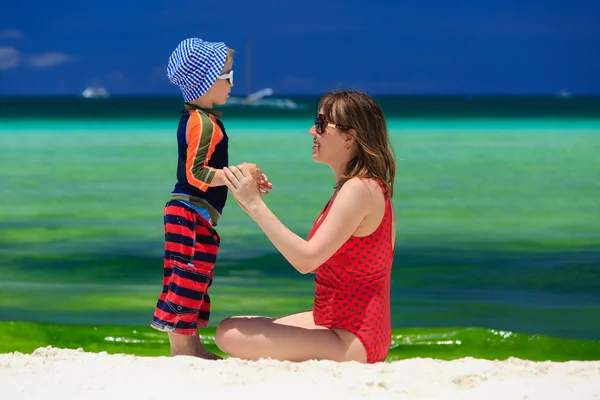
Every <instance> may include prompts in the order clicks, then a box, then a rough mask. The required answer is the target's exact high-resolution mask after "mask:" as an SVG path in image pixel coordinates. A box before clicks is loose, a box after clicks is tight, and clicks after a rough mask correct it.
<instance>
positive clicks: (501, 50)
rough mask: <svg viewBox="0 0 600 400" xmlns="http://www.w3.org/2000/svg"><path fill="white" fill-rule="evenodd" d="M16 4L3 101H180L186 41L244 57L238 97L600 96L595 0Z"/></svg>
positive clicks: (2, 34) (0, 38) (1, 47)
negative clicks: (114, 97) (172, 79)
mask: <svg viewBox="0 0 600 400" xmlns="http://www.w3.org/2000/svg"><path fill="white" fill-rule="evenodd" d="M207 3H209V2H206V1H178V2H167V1H158V0H146V1H144V2H140V3H137V2H136V3H135V4H134V2H127V1H115V0H104V1H101V2H78V3H75V2H68V3H67V2H64V1H55V2H48V1H39V0H34V1H26V0H24V1H22V2H11V3H8V4H5V5H3V6H2V13H1V14H0V95H72V94H79V93H80V92H81V91H82V90H83V89H84V88H85V87H86V86H89V85H102V86H104V87H106V88H107V89H108V90H109V91H110V92H111V93H112V94H173V95H177V94H178V90H177V88H176V87H174V86H172V85H171V84H170V83H169V82H168V80H167V78H166V75H165V65H166V62H167V60H168V57H169V55H170V53H171V52H172V51H173V49H174V48H175V46H176V45H177V44H178V43H179V41H180V40H182V39H184V38H186V37H201V38H203V39H206V40H211V41H224V42H226V44H227V45H228V46H230V47H232V48H234V49H235V50H236V64H235V66H234V69H235V72H236V74H237V75H236V78H237V80H236V86H235V87H234V88H233V93H234V94H244V93H245V90H246V79H245V78H246V77H245V59H246V51H245V47H246V41H247V39H248V38H250V37H251V38H252V41H253V52H252V72H253V74H252V80H251V84H252V87H251V88H252V89H253V90H257V89H260V88H263V87H271V88H273V89H274V90H275V91H276V92H277V93H286V94H320V93H322V92H324V91H326V90H328V89H332V88H339V87H342V88H353V89H361V90H365V91H368V92H370V93H373V94H396V93H398V94H454V93H461V94H483V93H487V94H554V93H556V92H558V91H560V90H561V89H566V90H568V91H570V92H572V93H574V94H575V95H577V94H600V23H599V22H598V21H600V2H598V1H592V0H571V1H555V0H523V1H514V0H505V1H496V0H490V1H468V2H467V1H461V0H455V1H452V2H451V1H446V0H422V1H419V2H416V1H410V2H408V1H399V0H388V1H381V0H371V1H368V2H365V1H357V0H345V1H342V0H336V1H326V0H321V1H315V0H302V1H280V2H270V1H269V2H266V1H253V2H251V1H247V0H229V1H222V2H211V4H214V5H213V6H206V4H207Z"/></svg>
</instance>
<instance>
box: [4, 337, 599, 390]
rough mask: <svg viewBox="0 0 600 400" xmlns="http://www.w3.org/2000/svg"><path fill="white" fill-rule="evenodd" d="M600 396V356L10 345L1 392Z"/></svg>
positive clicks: (5, 360) (5, 359) (5, 356)
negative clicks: (241, 353) (301, 354)
mask: <svg viewBox="0 0 600 400" xmlns="http://www.w3.org/2000/svg"><path fill="white" fill-rule="evenodd" d="M334 396H337V397H340V398H342V399H344V400H348V399H364V398H368V399H395V400H396V399H397V400H403V399H436V400H444V399H461V400H468V399H486V400H490V399H503V400H510V399H528V400H532V399H568V400H587V399H600V361H587V362H581V361H569V362H562V363H559V362H549V361H547V362H531V361H525V360H520V359H515V358H511V359H508V360H504V361H488V360H479V359H473V358H463V359H460V360H453V361H440V360H434V359H426V358H414V359H409V360H402V361H395V362H391V363H379V364H375V365H361V364H358V363H335V362H329V361H308V362H304V363H290V362H278V361H272V360H262V361H258V362H248V361H243V360H238V359H227V360H223V361H205V360H200V359H195V358H192V357H175V358H169V357H138V356H131V355H122V354H118V355H110V354H106V353H103V352H102V353H89V352H85V351H84V350H83V349H77V350H71V349H58V348H52V347H47V348H39V349H37V350H35V351H34V352H33V353H32V354H22V353H18V352H17V353H8V354H0V399H7V400H8V399H11V400H13V399H28V400H31V399H50V398H52V399H54V398H58V399H61V400H64V399H86V400H92V399H102V400H117V399H161V400H164V399H168V398H173V399H184V398H185V399H204V398H210V399H242V398H245V399H286V400H287V399H309V400H316V399H332V398H334Z"/></svg>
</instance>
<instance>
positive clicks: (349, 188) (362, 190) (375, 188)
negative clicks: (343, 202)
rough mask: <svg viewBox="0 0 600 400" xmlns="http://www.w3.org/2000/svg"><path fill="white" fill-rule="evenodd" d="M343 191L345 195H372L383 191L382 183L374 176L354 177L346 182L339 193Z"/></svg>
mask: <svg viewBox="0 0 600 400" xmlns="http://www.w3.org/2000/svg"><path fill="white" fill-rule="evenodd" d="M342 192H344V194H345V195H351V196H365V197H370V196H372V195H373V194H376V193H381V183H380V182H379V181H378V180H376V179H372V178H359V177H353V178H350V179H348V180H347V181H346V182H344V184H343V185H342V187H341V188H340V191H339V193H340V194H342Z"/></svg>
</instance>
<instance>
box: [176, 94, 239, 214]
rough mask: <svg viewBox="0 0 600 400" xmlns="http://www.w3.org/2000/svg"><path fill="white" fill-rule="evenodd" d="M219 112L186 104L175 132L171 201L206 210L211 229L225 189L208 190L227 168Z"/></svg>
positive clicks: (225, 193) (223, 132) (226, 150)
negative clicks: (216, 173) (175, 165)
mask: <svg viewBox="0 0 600 400" xmlns="http://www.w3.org/2000/svg"><path fill="white" fill-rule="evenodd" d="M220 117H221V113H220V112H219V111H216V110H213V109H207V108H201V107H198V106H196V105H193V104H189V103H185V108H184V110H182V112H181V118H180V120H179V126H178V128H177V148H178V159H177V183H176V184H175V188H174V189H173V191H172V192H171V198H170V200H183V201H186V202H189V203H191V204H193V205H194V206H196V207H199V208H203V209H206V210H207V211H208V214H209V215H210V219H211V222H212V224H213V225H217V221H218V220H219V217H220V216H221V213H222V212H223V208H224V207H225V202H226V200H227V186H224V185H223V186H213V187H211V186H210V183H211V182H212V180H213V178H214V177H215V172H216V170H217V169H222V168H223V167H227V166H228V162H229V154H228V142H229V138H228V137H227V134H226V133H225V127H224V126H223V123H222V122H221V119H220Z"/></svg>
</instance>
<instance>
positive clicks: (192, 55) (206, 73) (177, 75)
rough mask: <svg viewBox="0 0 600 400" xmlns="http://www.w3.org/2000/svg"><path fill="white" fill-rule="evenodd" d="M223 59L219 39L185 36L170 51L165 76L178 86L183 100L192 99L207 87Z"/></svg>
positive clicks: (217, 73) (223, 48) (211, 82)
mask: <svg viewBox="0 0 600 400" xmlns="http://www.w3.org/2000/svg"><path fill="white" fill-rule="evenodd" d="M226 59H227V46H225V43H223V42H205V41H204V40H202V39H199V38H190V39H185V40H184V41H182V42H181V43H179V45H178V46H177V48H176V49H175V50H174V51H173V54H171V57H170V58H169V65H167V76H168V77H169V81H171V83H173V84H175V85H177V86H179V89H181V92H182V93H183V98H184V100H185V101H186V102H190V101H193V100H196V99H197V98H198V97H200V96H202V95H203V94H204V93H206V92H207V91H208V89H210V87H211V86H212V85H213V83H215V81H216V80H217V77H218V76H219V75H221V72H222V71H223V68H224V67H225V60H226Z"/></svg>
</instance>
